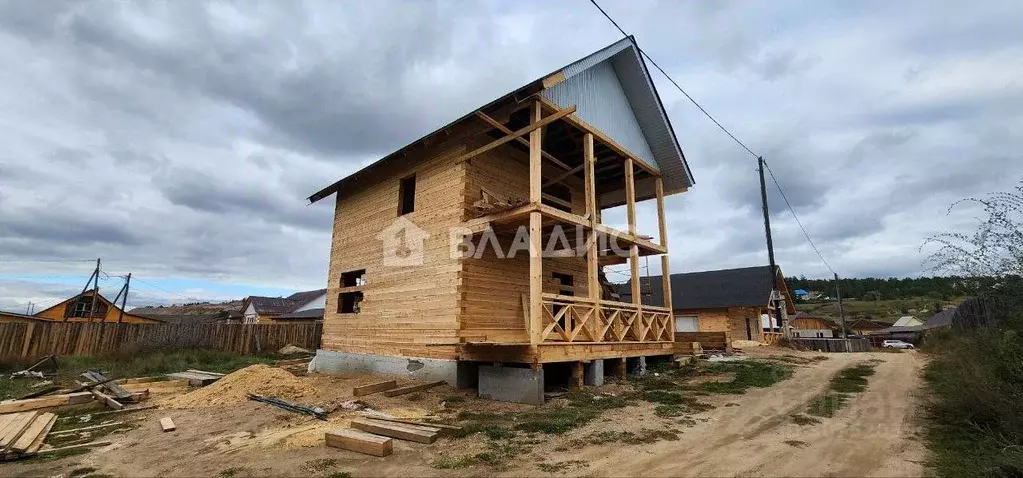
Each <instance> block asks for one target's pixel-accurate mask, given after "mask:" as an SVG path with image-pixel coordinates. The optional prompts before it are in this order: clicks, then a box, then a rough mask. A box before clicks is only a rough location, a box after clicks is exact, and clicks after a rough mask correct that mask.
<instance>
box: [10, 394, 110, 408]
mask: <svg viewBox="0 0 1023 478" xmlns="http://www.w3.org/2000/svg"><path fill="white" fill-rule="evenodd" d="M92 400H93V396H92V394H91V393H89V392H78V393H68V394H64V395H50V396H47V397H39V398H30V399H28V400H15V401H12V402H6V403H0V413H15V412H24V411H28V410H39V409H41V408H50V407H60V406H64V405H77V404H79V403H86V402H91V401H92Z"/></svg>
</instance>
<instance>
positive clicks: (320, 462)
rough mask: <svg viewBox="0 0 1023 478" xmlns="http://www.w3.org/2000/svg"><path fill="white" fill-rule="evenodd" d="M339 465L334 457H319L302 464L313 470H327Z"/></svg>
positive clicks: (303, 466)
mask: <svg viewBox="0 0 1023 478" xmlns="http://www.w3.org/2000/svg"><path fill="white" fill-rule="evenodd" d="M335 466H337V460H335V459H333V458H317V459H315V460H309V461H307V462H305V463H303V464H302V468H305V469H306V470H309V471H313V472H320V471H326V470H329V469H331V468H334V467H335Z"/></svg>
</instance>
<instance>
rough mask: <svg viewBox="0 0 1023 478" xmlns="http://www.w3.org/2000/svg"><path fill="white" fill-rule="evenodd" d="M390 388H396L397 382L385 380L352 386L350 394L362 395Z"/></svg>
mask: <svg viewBox="0 0 1023 478" xmlns="http://www.w3.org/2000/svg"><path fill="white" fill-rule="evenodd" d="M392 388H398V382H396V381H394V380H385V381H383V382H377V383H371V384H369V385H363V386H361V387H353V388H352V396H353V397H362V396H366V395H370V394H374V393H377V392H383V391H384V390H391V389H392Z"/></svg>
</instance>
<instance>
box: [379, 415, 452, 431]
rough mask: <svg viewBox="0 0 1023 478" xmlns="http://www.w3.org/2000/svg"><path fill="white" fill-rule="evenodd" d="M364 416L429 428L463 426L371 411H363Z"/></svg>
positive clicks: (450, 428) (443, 428) (447, 428)
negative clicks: (373, 413) (376, 413)
mask: <svg viewBox="0 0 1023 478" xmlns="http://www.w3.org/2000/svg"><path fill="white" fill-rule="evenodd" d="M362 416H364V417H366V418H372V419H374V420H383V421H385V422H394V423H404V424H406V425H417V426H424V427H429V428H437V429H441V430H455V431H457V430H461V429H462V427H460V426H456V425H445V424H443V423H429V422H417V421H415V420H407V419H404V418H394V417H385V416H382V415H372V414H369V413H362Z"/></svg>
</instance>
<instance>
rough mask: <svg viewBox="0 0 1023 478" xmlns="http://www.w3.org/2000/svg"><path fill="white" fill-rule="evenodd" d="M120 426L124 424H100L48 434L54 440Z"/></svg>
mask: <svg viewBox="0 0 1023 478" xmlns="http://www.w3.org/2000/svg"><path fill="white" fill-rule="evenodd" d="M121 425H124V422H110V423H101V424H99V425H92V426H88V427H79V428H71V429H68V430H61V431H59V432H53V433H51V434H50V436H51V437H54V438H56V437H63V436H68V435H77V434H79V433H83V432H90V431H93V430H99V429H100V428H110V427H118V426H121Z"/></svg>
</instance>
